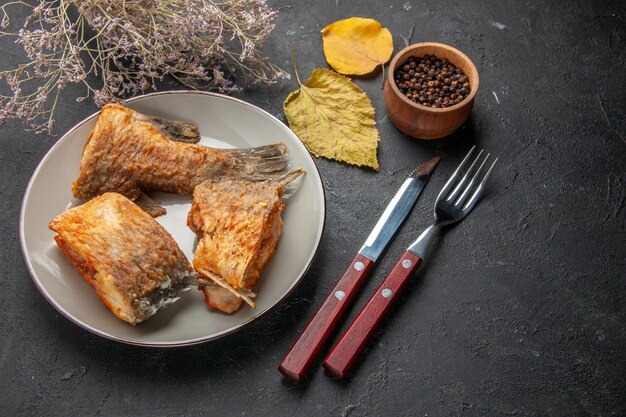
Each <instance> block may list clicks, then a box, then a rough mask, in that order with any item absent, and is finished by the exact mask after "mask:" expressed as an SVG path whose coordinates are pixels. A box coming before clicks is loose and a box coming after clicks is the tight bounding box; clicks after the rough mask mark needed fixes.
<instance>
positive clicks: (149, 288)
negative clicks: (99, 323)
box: [49, 193, 195, 325]
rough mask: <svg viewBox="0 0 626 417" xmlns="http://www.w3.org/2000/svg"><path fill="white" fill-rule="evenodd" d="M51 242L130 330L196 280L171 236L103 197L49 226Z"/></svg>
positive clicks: (112, 197)
mask: <svg viewBox="0 0 626 417" xmlns="http://www.w3.org/2000/svg"><path fill="white" fill-rule="evenodd" d="M49 227H50V229H52V230H53V231H55V232H56V233H57V235H56V236H55V237H54V240H55V241H56V243H57V244H58V245H59V247H60V248H61V250H62V251H63V253H64V254H65V256H66V257H67V259H68V260H69V261H70V262H71V263H72V265H74V268H76V271H77V272H78V273H79V274H80V275H82V277H83V278H84V279H85V280H86V281H87V282H88V283H89V284H91V286H92V287H93V288H94V289H95V290H96V293H97V294H98V297H100V299H101V300H102V302H103V303H104V305H105V306H106V307H107V308H108V309H109V310H111V311H112V312H113V314H115V315H116V316H117V317H119V318H120V319H122V320H124V321H126V322H128V323H130V324H132V325H135V324H137V323H139V322H142V321H144V320H146V319H147V318H148V317H150V316H152V315H153V314H154V313H156V312H157V311H158V310H159V309H161V308H163V307H165V306H167V305H169V304H171V303H173V302H175V301H176V300H178V293H179V292H180V291H181V290H183V289H185V288H188V287H189V283H190V282H191V281H193V280H195V273H194V272H193V269H192V268H191V265H190V264H189V261H188V260H187V258H186V257H185V255H184V254H183V252H182V251H181V250H180V248H179V247H178V245H177V243H176V241H175V240H174V239H173V238H172V236H170V234H169V233H168V232H167V231H166V230H165V229H164V228H163V227H162V226H161V225H160V224H159V223H158V222H157V221H156V220H154V219H153V218H152V217H150V215H148V214H147V213H146V212H144V211H143V210H142V209H140V208H139V207H138V206H137V205H136V204H134V203H133V202H132V201H130V200H129V199H127V198H126V197H124V196H122V195H121V194H117V193H105V194H103V195H101V196H99V197H96V198H94V199H92V200H90V201H88V202H87V203H85V204H83V205H81V206H78V207H75V208H72V209H69V210H66V211H64V212H63V213H61V214H60V215H59V216H57V217H56V218H55V219H54V220H52V221H51V222H50V224H49Z"/></svg>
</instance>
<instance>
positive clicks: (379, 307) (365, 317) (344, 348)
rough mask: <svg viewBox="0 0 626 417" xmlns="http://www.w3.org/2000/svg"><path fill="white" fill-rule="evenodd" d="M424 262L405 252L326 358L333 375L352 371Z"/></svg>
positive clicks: (338, 375) (327, 368)
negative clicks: (368, 343)
mask: <svg viewBox="0 0 626 417" xmlns="http://www.w3.org/2000/svg"><path fill="white" fill-rule="evenodd" d="M421 263H422V258H420V257H419V256H416V255H414V254H412V253H411V252H408V251H407V252H404V254H403V255H402V257H401V258H400V260H399V261H398V262H397V263H396V265H395V266H394V267H393V269H392V270H391V272H390V273H389V275H387V277H386V278H385V279H384V280H383V282H382V283H381V284H380V286H379V287H378V289H377V290H376V292H375V293H374V294H373V295H372V297H371V298H370V300H369V301H368V303H367V304H366V305H365V307H363V310H361V312H360V313H359V315H358V316H357V318H356V319H354V322H353V323H352V324H351V325H350V327H349V328H348V330H347V331H346V333H345V334H344V335H343V337H342V338H341V340H339V343H337V345H336V346H335V347H334V348H333V350H332V351H331V352H330V354H329V355H328V356H327V357H326V359H325V360H324V363H323V365H324V368H326V370H327V371H328V372H329V373H330V374H331V375H333V376H335V377H337V378H340V379H341V378H344V377H345V376H346V375H347V374H348V372H350V369H351V368H352V365H353V364H354V361H355V360H356V358H357V357H358V356H359V354H360V353H361V351H362V350H363V348H364V347H365V345H366V343H367V341H368V340H369V339H370V337H371V336H372V334H374V331H375V330H376V329H377V328H378V326H379V325H380V322H381V321H382V319H383V317H384V316H385V314H386V313H387V311H389V308H390V307H391V305H392V304H393V302H394V301H395V300H396V299H397V298H398V296H399V295H400V292H401V291H402V289H403V288H404V285H405V284H406V283H407V282H408V281H409V278H410V277H411V275H412V274H413V272H415V270H417V268H419V266H420V264H421Z"/></svg>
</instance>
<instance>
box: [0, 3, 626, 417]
mask: <svg viewBox="0 0 626 417" xmlns="http://www.w3.org/2000/svg"><path fill="white" fill-rule="evenodd" d="M271 4H273V5H274V6H275V7H276V8H278V9H279V10H280V16H279V18H278V20H277V26H276V29H275V32H274V33H273V35H272V38H271V41H270V42H268V43H267V45H266V52H267V53H268V54H269V55H270V56H271V57H272V58H273V59H274V60H275V62H276V63H278V64H279V65H281V66H282V67H283V68H287V69H288V68H290V44H291V43H292V42H295V44H296V56H297V61H298V66H299V70H300V74H301V78H306V77H308V75H309V74H310V71H311V70H312V69H313V68H315V67H321V66H324V65H325V60H324V57H323V53H322V45H321V38H320V34H319V31H320V30H321V29H322V28H323V27H324V26H325V25H326V24H328V23H330V22H332V21H334V20H336V19H339V18H345V17H349V16H353V15H360V16H368V17H374V18H376V19H378V20H380V21H381V22H382V23H383V24H384V25H385V26H387V27H388V28H389V29H390V30H391V32H392V34H393V35H394V43H395V47H396V51H398V50H399V49H400V48H402V47H403V46H404V45H405V40H404V38H406V39H407V40H408V41H410V42H417V41H440V42H445V43H448V44H451V45H454V46H456V47H458V48H459V49H461V50H462V51H464V52H466V53H467V54H468V55H469V56H470V57H471V58H472V59H473V60H474V62H475V64H476V66H477V68H478V70H479V73H480V76H481V86H480V91H479V93H478V95H477V98H476V103H475V107H474V111H473V114H472V116H471V118H470V119H469V120H468V122H467V123H466V124H465V125H464V127H463V128H462V129H461V130H460V131H458V132H457V133H455V134H453V135H452V137H450V138H447V139H445V140H442V141H436V142H424V141H417V140H414V139H410V138H408V137H406V136H404V135H402V134H401V133H399V132H398V131H397V130H396V129H395V128H394V126H393V125H392V124H391V123H390V122H389V120H388V118H387V117H386V114H385V109H384V103H383V95H382V91H381V90H380V87H379V86H380V79H371V80H358V81H356V82H357V83H358V84H359V85H360V86H361V87H362V88H364V89H365V90H366V92H367V93H368V95H369V96H370V98H371V99H372V102H373V104H374V107H375V108H376V111H377V121H378V126H379V129H380V132H381V136H382V140H381V143H380V148H379V161H380V165H381V170H380V172H379V173H373V172H370V171H366V170H362V169H358V168H354V167H350V166H345V165H341V164H338V163H335V162H331V161H327V160H318V161H317V162H318V166H319V170H320V172H321V175H322V177H323V180H324V184H325V187H326V197H327V214H328V215H327V223H326V230H325V234H324V237H323V239H322V242H321V246H320V250H319V255H318V257H317V260H316V261H315V263H314V265H313V267H312V269H311V271H310V272H309V274H308V275H307V277H306V279H305V280H304V281H303V282H302V284H301V285H300V286H299V287H298V288H297V290H296V291H294V293H293V294H292V295H291V296H290V297H289V298H288V299H287V300H286V302H284V303H283V304H281V305H280V306H279V307H278V308H276V309H275V310H274V311H272V312H271V313H269V314H267V315H265V316H263V317H262V319H260V320H258V321H256V322H254V323H253V324H251V325H250V326H248V327H246V328H245V329H244V330H242V331H240V332H239V333H236V334H233V335H230V336H227V337H225V338H222V339H220V340H217V341H214V342H211V343H208V344H205V345H200V346H195V347H189V348H180V349H171V350H164V349H146V348H138V347H131V346H125V345H122V344H117V343H114V342H110V341H108V340H104V339H101V338H99V337H97V336H94V335H91V334H89V333H86V332H85V331H83V330H81V329H79V328H78V327H77V326H75V325H74V324H72V323H71V322H69V321H68V320H67V319H65V318H64V317H61V316H60V315H59V314H58V313H57V312H56V311H55V310H54V309H53V308H52V307H51V306H50V305H49V304H48V303H47V302H46V301H45V300H44V298H43V297H42V296H41V295H40V294H39V293H38V292H37V290H36V288H35V286H34V285H33V283H32V282H31V280H30V278H29V276H28V273H27V271H26V269H25V267H24V266H23V263H22V259H21V254H20V248H19V243H18V235H17V234H18V232H17V230H18V217H19V205H20V202H21V198H22V194H23V192H24V189H25V187H26V184H27V182H28V179H29V177H30V175H31V173H32V172H33V170H34V168H35V166H36V165H37V163H38V162H39V160H40V159H41V157H43V155H44V154H45V152H46V151H47V150H48V149H49V148H50V146H51V145H52V143H53V142H54V140H55V139H52V138H45V137H38V136H35V135H32V134H28V133H24V132H23V131H22V129H21V127H20V125H19V124H18V123H11V124H9V125H7V126H5V127H4V128H1V129H0V196H1V197H0V231H1V236H2V240H1V241H0V271H1V274H0V277H1V278H0V279H2V297H0V334H1V336H0V415H3V416H4V415H7V416H50V415H81V416H96V415H101V416H123V415H134V416H152V415H199V414H207V415H208V414H211V415H224V416H226V415H229V416H230V415H232V416H235V415H237V416H291V415H302V416H317V415H319V416H381V415H386V416H417V415H420V416H422V415H428V416H447V415H520V416H526V415H556V416H575V415H576V416H578V415H616V416H623V415H626V385H625V381H626V283H625V278H626V273H625V271H626V265H625V263H626V262H625V257H626V245H625V243H626V242H625V236H626V235H625V212H624V204H625V199H626V195H625V193H626V187H625V175H626V173H625V167H626V138H625V135H626V114H625V112H626V79H625V75H626V68H625V63H624V60H625V57H626V29H625V28H626V22H625V18H626V4H625V3H624V2H623V1H621V0H615V1H597V2H586V1H582V0H573V1H547V2H523V3H522V2H516V1H513V0H504V1H501V0H486V1H480V2H464V1H452V2H439V1H427V2H418V1H415V0H410V1H408V2H407V1H406V0H400V1H392V2H378V1H360V2H347V1H342V0H333V1H324V2H316V3H315V6H312V5H305V4H304V2H296V1H272V2H271ZM0 48H1V50H2V57H3V60H2V68H7V67H8V66H9V65H12V64H15V63H16V62H18V60H20V59H21V54H20V53H18V50H17V49H16V47H15V46H14V45H13V44H12V43H11V41H10V40H7V39H2V40H0ZM295 86H296V84H295V81H291V82H287V83H286V84H285V85H284V86H282V87H276V86H275V87H270V88H258V89H255V90H253V91H249V92H247V93H245V94H241V95H240V98H242V99H244V100H247V101H250V102H252V103H254V104H256V105H259V106H261V107H262V108H264V109H266V110H268V111H269V112H270V113H272V114H274V115H277V116H278V117H280V118H282V119H283V120H284V116H283V115H282V101H283V100H284V98H285V97H286V96H287V94H288V93H289V91H291V90H292V89H294V88H295ZM168 88H169V89H171V88H177V86H176V85H175V84H168V83H166V84H164V85H163V86H162V89H168ZM69 91H70V93H69V94H67V95H66V96H65V97H64V99H63V101H62V102H61V105H60V109H59V113H58V126H57V132H60V133H62V132H64V131H65V130H67V129H69V128H70V127H71V126H72V125H74V124H75V123H77V122H78V121H80V120H81V119H82V118H83V117H85V116H87V115H89V114H91V113H93V112H94V111H96V107H95V106H94V105H93V104H90V103H87V102H85V103H83V104H78V103H76V102H75V101H73V97H76V96H78V94H79V93H78V90H74V91H72V90H69ZM72 94H74V95H73V96H72ZM472 144H478V145H480V146H482V147H485V148H487V149H488V150H489V151H491V152H493V153H495V154H497V155H499V156H500V158H501V161H502V163H501V164H500V165H499V167H498V169H497V170H496V172H495V173H494V176H493V181H491V183H490V184H489V193H488V194H487V195H485V197H484V199H483V200H482V203H480V204H479V206H478V207H477V208H476V209H475V211H474V212H473V213H472V214H471V215H470V217H468V219H466V220H465V221H464V222H463V223H462V224H461V225H459V226H458V227H454V228H452V229H449V230H447V232H446V233H444V234H443V235H442V236H441V238H440V239H439V241H438V244H437V247H436V250H435V251H434V252H433V253H432V256H431V257H430V258H429V259H428V261H427V263H426V265H425V266H424V267H422V269H421V271H420V272H419V273H418V274H417V275H416V277H415V279H414V281H413V283H412V284H410V285H409V288H408V291H407V292H406V293H405V294H404V296H403V297H401V300H400V303H399V305H398V306H397V308H395V309H394V311H393V313H392V316H391V319H390V320H386V321H385V322H384V324H383V327H382V329H381V330H380V331H379V332H378V333H377V336H376V337H375V339H374V341H373V343H371V344H370V345H369V347H368V349H367V350H366V354H365V356H364V357H362V358H361V360H360V361H359V363H358V365H357V367H356V369H355V371H354V373H353V374H352V376H351V378H350V379H349V380H348V381H344V382H337V381H335V380H333V379H331V378H329V377H328V376H326V375H325V374H324V372H322V370H321V367H320V366H319V363H320V362H319V360H318V362H316V366H315V368H314V371H313V372H312V374H311V375H310V377H309V379H308V380H307V382H306V383H304V384H302V385H293V384H291V383H288V382H286V381H285V380H283V378H282V377H281V376H280V374H279V373H278V372H277V371H276V367H277V366H278V364H279V362H280V360H281V359H282V357H283V356H284V354H285V353H286V352H287V350H288V349H289V347H290V346H291V344H292V343H293V341H294V340H295V338H296V336H297V334H298V332H299V331H301V330H302V328H303V327H304V326H305V324H306V323H307V321H308V319H309V318H310V317H311V315H312V314H313V313H314V311H315V309H316V307H317V306H319V305H320V304H321V302H322V300H323V299H324V297H325V295H326V293H327V291H328V290H329V289H330V288H331V286H332V285H333V283H334V281H335V280H336V279H337V278H338V277H339V276H340V274H341V273H342V272H343V270H344V268H345V267H346V264H347V263H348V262H349V261H350V260H351V259H352V256H353V255H354V252H355V251H356V250H357V249H358V248H359V247H360V245H361V243H362V241H363V240H364V239H365V237H366V236H367V234H368V233H369V230H370V228H371V226H372V225H373V224H374V222H375V220H376V218H377V217H378V215H379V214H380V213H381V211H382V209H383V208H384V206H385V204H386V202H387V201H388V199H389V198H390V197H391V196H390V193H391V192H390V190H393V189H395V188H396V187H397V184H398V181H399V180H400V179H401V178H402V177H403V176H405V175H406V174H407V173H408V172H409V171H410V170H411V169H412V168H413V167H414V166H415V165H416V164H418V163H420V162H423V161H424V160H426V159H427V158H429V157H430V156H432V155H433V154H438V155H441V156H442V157H443V159H442V162H441V164H440V166H439V168H438V169H437V171H436V173H435V175H434V178H433V179H432V180H431V183H430V185H429V186H428V187H427V189H426V190H425V192H424V194H423V195H422V197H421V198H420V200H419V202H418V204H417V206H416V208H415V210H414V211H413V213H412V215H411V216H410V218H409V219H408V221H407V222H406V223H405V225H404V227H403V228H402V229H401V233H400V234H399V235H398V236H397V238H396V239H395V240H394V241H393V243H392V245H390V247H389V248H388V250H387V252H386V254H385V256H384V257H383V258H382V260H381V262H380V264H379V265H378V266H377V267H376V268H375V270H374V275H373V276H372V277H371V279H370V280H369V281H368V283H367V285H366V287H365V289H364V293H363V294H362V297H360V299H359V300H358V301H357V304H356V307H359V306H361V305H362V304H363V303H364V301H365V298H366V297H365V296H366V295H369V293H370V292H371V291H372V290H373V289H374V288H375V287H376V285H377V282H378V281H379V280H380V278H381V276H382V274H384V273H385V272H387V271H389V269H390V268H391V267H392V266H393V264H394V262H395V258H396V257H397V256H398V255H399V254H400V253H401V251H402V250H403V248H404V247H406V246H407V245H408V244H409V243H410V241H412V240H413V239H414V238H415V237H416V236H417V234H418V233H419V231H420V229H422V228H423V227H424V226H425V225H426V224H427V223H428V222H429V221H430V216H431V214H430V209H431V206H432V201H433V199H434V197H435V195H436V192H437V189H438V188H439V187H440V186H441V185H442V184H443V182H444V179H445V177H446V175H447V174H449V173H450V172H451V169H452V168H453V166H454V165H455V164H456V163H457V162H458V160H459V157H460V156H461V155H462V154H463V153H464V152H465V151H466V150H467V149H468V148H469V147H470V146H471V145H472ZM365 189H367V192H366V193H364V192H363V190H365ZM356 311H357V310H356V308H353V309H352V310H351V314H350V317H352V316H354V314H355V313H356Z"/></svg>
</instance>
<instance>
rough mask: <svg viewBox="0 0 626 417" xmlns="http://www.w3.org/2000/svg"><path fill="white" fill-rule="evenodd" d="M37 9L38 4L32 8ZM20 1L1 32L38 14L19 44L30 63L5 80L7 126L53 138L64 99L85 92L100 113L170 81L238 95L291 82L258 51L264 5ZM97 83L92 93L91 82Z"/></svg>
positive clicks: (254, 1) (261, 1) (1, 16)
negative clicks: (17, 122) (23, 14)
mask: <svg viewBox="0 0 626 417" xmlns="http://www.w3.org/2000/svg"><path fill="white" fill-rule="evenodd" d="M30 3H33V4H30ZM30 3H29V2H27V1H24V0H15V1H10V2H8V3H5V4H4V5H2V6H0V12H1V13H0V26H1V27H2V28H7V27H8V25H9V15H8V10H7V9H9V8H10V7H13V6H21V7H26V8H29V9H31V14H30V15H29V16H28V17H27V18H26V20H25V22H24V24H23V27H22V28H21V29H20V30H19V31H18V32H17V33H9V32H3V31H0V37H2V36H11V35H12V36H16V37H17V39H16V43H17V44H19V45H21V46H22V47H23V48H24V51H25V52H26V55H27V56H28V59H29V62H28V63H25V64H21V65H19V66H18V67H17V68H15V69H13V70H7V71H1V72H0V80H2V79H4V80H6V83H7V84H8V87H9V88H10V90H11V93H12V95H11V96H8V95H0V126H1V125H2V124H3V123H4V122H5V121H6V120H8V119H10V118H14V117H18V118H20V119H22V120H23V122H24V125H25V126H26V127H27V128H29V129H32V130H35V131H36V132H38V133H49V132H50V131H51V130H52V127H53V124H54V111H55V108H56V104H57V101H58V98H59V94H60V92H61V91H62V90H63V88H64V87H65V86H66V85H67V84H70V83H83V84H84V85H85V86H86V88H87V94H86V96H85V97H81V98H79V99H78V100H79V101H80V100H84V99H85V98H87V97H93V99H94V101H95V102H96V104H97V105H99V106H101V105H103V104H105V103H107V102H110V101H114V100H116V99H119V98H123V97H129V96H133V95H136V94H140V93H143V92H144V91H145V90H147V89H149V88H154V89H156V83H157V81H159V80H162V79H163V77H164V76H172V77H174V78H175V79H176V80H178V81H179V82H181V83H182V84H183V85H185V86H187V87H190V88H210V89H217V90H218V91H220V92H224V93H230V92H234V91H239V90H240V88H241V87H240V86H239V85H237V84H236V83H235V82H234V81H233V74H237V73H240V74H243V76H244V83H245V84H255V83H266V84H272V83H275V82H276V81H278V80H279V79H283V78H288V77H289V75H288V74H287V73H285V72H284V71H282V70H281V69H280V68H278V67H277V66H275V65H274V64H272V63H271V62H270V61H269V60H268V59H267V58H266V57H265V56H264V55H263V54H262V53H261V51H260V50H259V48H260V47H261V46H262V44H263V42H264V41H265V40H266V38H267V37H268V35H269V34H270V32H271V31H272V29H273V28H274V24H273V21H274V19H275V17H276V14H277V12H275V11H274V10H272V9H270V8H269V7H268V5H267V3H266V1H265V0H223V1H212V0H40V1H35V2H30ZM89 74H93V75H95V76H96V77H98V82H99V83H100V85H98V86H95V85H93V81H92V80H90V79H88V77H87V76H88V75H89Z"/></svg>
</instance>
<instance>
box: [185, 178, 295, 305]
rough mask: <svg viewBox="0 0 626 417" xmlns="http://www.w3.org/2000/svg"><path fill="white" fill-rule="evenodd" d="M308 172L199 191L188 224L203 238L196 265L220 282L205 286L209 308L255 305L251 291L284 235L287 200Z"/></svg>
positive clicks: (219, 183) (226, 182)
mask: <svg viewBox="0 0 626 417" xmlns="http://www.w3.org/2000/svg"><path fill="white" fill-rule="evenodd" d="M304 172H305V171H304V170H303V169H298V170H295V171H293V172H290V173H288V174H286V175H284V176H283V177H282V178H280V179H276V180H270V181H247V180H231V179H222V180H209V181H205V182H203V183H202V184H200V185H199V186H197V187H196V189H195V191H194V198H193V202H192V205H191V211H190V212H189V215H188V218H187V224H188V226H189V227H190V228H191V229H192V230H193V231H194V232H195V233H196V234H197V235H198V239H199V240H198V245H197V247H196V252H195V256H194V260H193V266H194V268H195V270H196V272H198V273H199V274H201V276H203V278H204V279H208V280H211V281H213V282H214V283H215V284H216V285H215V286H205V287H202V288H200V289H201V290H202V291H203V292H204V295H205V301H206V303H207V305H209V306H210V307H213V308H216V309H218V310H221V311H223V312H226V313H232V312H233V311H235V310H237V309H238V308H239V306H241V299H243V300H245V301H246V302H247V303H248V304H250V305H251V306H252V307H254V302H252V300H251V298H253V297H254V294H253V293H252V290H253V289H254V286H255V284H256V282H257V280H258V279H259V277H260V275H261V271H262V270H263V269H264V268H265V266H266V265H267V264H268V262H269V261H270V259H271V258H272V256H273V255H274V252H275V250H276V245H277V243H278V240H279V238H280V235H281V231H282V226H283V220H282V218H281V213H282V212H283V210H284V208H285V202H284V201H283V200H282V196H283V194H284V192H285V188H286V187H287V185H288V184H289V183H290V182H292V181H293V180H294V179H296V178H297V177H299V176H300V175H302V174H303V173H304ZM224 289H226V290H227V291H224Z"/></svg>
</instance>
